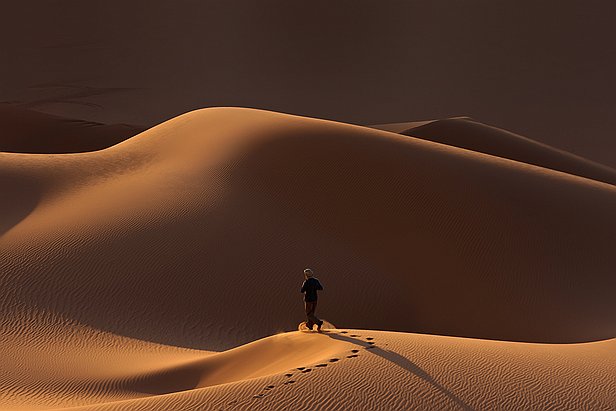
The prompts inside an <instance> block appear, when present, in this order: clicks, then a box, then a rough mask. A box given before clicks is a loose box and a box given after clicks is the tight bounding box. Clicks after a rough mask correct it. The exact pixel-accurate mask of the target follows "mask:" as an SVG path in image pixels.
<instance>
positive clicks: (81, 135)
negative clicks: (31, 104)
mask: <svg viewBox="0 0 616 411" xmlns="http://www.w3.org/2000/svg"><path fill="white" fill-rule="evenodd" d="M0 130H1V131H2V134H1V135H0V151H6V152H14V153H47V154H49V153H78V152H83V151H95V150H101V149H103V148H107V147H110V146H112V145H114V144H116V143H119V142H120V141H124V140H126V139H127V138H130V137H132V136H134V135H136V134H139V133H140V132H142V131H143V130H144V129H143V128H140V127H136V126H130V125H126V124H116V125H107V124H101V123H95V122H92V121H82V120H72V119H67V118H62V117H58V116H53V115H50V114H45V113H41V112H38V111H33V110H28V109H26V108H22V107H19V106H15V105H10V104H6V103H0Z"/></svg>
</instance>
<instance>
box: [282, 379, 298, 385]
mask: <svg viewBox="0 0 616 411" xmlns="http://www.w3.org/2000/svg"><path fill="white" fill-rule="evenodd" d="M294 382H295V380H289V381H286V382H284V383H283V384H285V385H287V384H293V383H294Z"/></svg>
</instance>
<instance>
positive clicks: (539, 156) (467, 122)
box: [370, 117, 616, 184]
mask: <svg viewBox="0 0 616 411" xmlns="http://www.w3.org/2000/svg"><path fill="white" fill-rule="evenodd" d="M370 127H374V128H377V129H381V130H385V131H391V132H395V133H399V134H403V135H407V136H411V137H416V138H421V139H425V140H429V141H434V142H436V143H441V144H447V145H450V146H454V147H460V148H464V149H467V150H472V151H476V152H480V153H486V154H490V155H494V156H498V157H502V158H507V159H510V160H515V161H520V162H523V163H527V164H533V165H536V166H541V167H546V168H550V169H553V170H557V171H562V172H565V173H569V174H573V175H578V176H581V177H586V178H590V179H593V180H597V181H602V182H605V183H609V184H616V170H614V169H612V168H610V167H607V166H605V165H602V164H599V163H595V162H593V161H590V160H588V159H586V158H583V157H580V156H577V155H575V154H571V153H568V152H566V151H563V150H559V149H557V148H554V147H551V146H549V145H547V144H543V143H540V142H538V141H534V140H531V139H529V138H527V137H523V136H520V135H518V134H515V133H512V132H510V131H507V130H503V129H499V128H497V127H493V126H489V125H487V124H483V123H480V122H478V121H475V120H473V119H471V118H468V117H453V118H448V119H442V120H430V121H424V122H411V123H392V124H381V125H374V126H370Z"/></svg>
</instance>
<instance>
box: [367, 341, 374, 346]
mask: <svg viewBox="0 0 616 411" xmlns="http://www.w3.org/2000/svg"><path fill="white" fill-rule="evenodd" d="M368 344H370V345H374V344H376V343H375V342H374V341H369V342H368Z"/></svg>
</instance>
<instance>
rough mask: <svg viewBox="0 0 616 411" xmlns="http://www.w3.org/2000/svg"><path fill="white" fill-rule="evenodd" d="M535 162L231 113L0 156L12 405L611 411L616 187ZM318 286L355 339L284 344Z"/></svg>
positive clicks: (2, 381) (5, 372)
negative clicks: (306, 279)
mask: <svg viewBox="0 0 616 411" xmlns="http://www.w3.org/2000/svg"><path fill="white" fill-rule="evenodd" d="M455 121H458V120H455ZM460 121H467V120H460ZM438 123H439V122H438V121H437V122H434V123H429V124H425V125H423V126H419V127H416V128H414V129H413V130H412V131H413V133H414V132H415V131H416V130H420V129H421V128H422V127H430V126H432V125H433V124H438ZM482 127H483V126H482ZM474 130H475V129H474ZM481 130H483V128H481ZM486 133H488V132H487V131H486ZM491 133H493V132H492V131H489V133H488V134H486V135H485V136H484V137H485V140H486V141H487V140H488V139H489V138H492V137H493V136H494V135H493V134H491ZM435 140H436V139H435ZM503 144H504V145H505V146H506V145H507V143H506V142H504V143H503ZM517 147H518V146H515V148H517ZM524 147H525V148H524V150H525V151H524V152H523V154H524V155H525V156H528V157H519V156H518V158H515V160H517V161H513V160H509V159H505V158H502V157H504V156H495V155H488V154H483V153H480V152H476V151H470V150H467V149H461V148H459V147H455V146H453V145H445V144H437V143H435V142H432V141H427V140H425V139H423V138H415V137H411V136H406V135H400V134H395V133H392V132H387V131H382V130H376V129H370V128H366V127H359V126H352V125H348V124H342V123H336V122H330V121H324V120H317V119H310V118H302V117H297V116H291V115H284V114H279V113H273V112H265V111H259V110H249V109H234V108H217V109H206V110H199V111H195V112H191V113H188V114H185V115H182V116H180V117H177V118H175V119H173V120H170V121H168V122H166V123H163V124H161V125H159V126H157V127H154V128H152V129H150V130H148V131H146V132H143V133H141V134H139V135H137V136H135V137H133V138H130V139H128V140H126V141H124V142H121V143H119V144H117V145H114V146H112V147H109V148H107V149H104V150H100V151H96V152H88V153H76V154H47V155H27V154H12V153H0V183H1V185H2V189H3V192H4V193H6V195H5V196H3V197H2V198H0V211H1V213H0V215H1V216H2V217H0V218H1V220H0V222H1V224H0V228H1V229H2V231H0V234H1V237H0V290H2V294H1V298H0V335H1V336H2V339H3V341H2V344H0V347H1V348H0V350H1V351H0V352H2V357H3V358H8V359H10V360H9V361H8V362H7V365H6V367H4V368H3V369H2V370H1V371H0V372H2V375H0V393H1V394H0V407H2V408H6V409H20V408H36V409H42V408H62V407H74V406H80V407H81V406H88V407H86V408H87V409H105V410H106V409H118V410H119V409H127V410H128V409H131V410H132V409H203V407H204V406H206V408H208V407H210V408H212V409H218V408H223V409H259V408H261V409H315V407H314V404H315V403H316V404H319V406H318V407H317V408H319V409H375V408H377V405H378V406H381V407H382V408H384V409H409V408H415V407H416V408H420V409H435V408H436V409H438V408H441V409H442V408H454V409H455V408H462V409H494V408H500V409H521V408H526V409H537V408H544V407H545V408H547V405H549V406H552V407H553V408H563V409H579V408H587V409H611V408H613V407H614V406H615V405H616V396H615V395H614V394H613V393H614V392H616V390H615V388H616V380H615V378H614V375H616V373H615V371H616V362H615V357H614V344H615V341H614V340H612V338H614V336H615V335H616V322H615V321H614V314H615V313H616V302H615V300H614V298H613V291H614V290H615V289H616V278H614V276H613V267H614V266H615V265H616V255H614V253H613V244H614V243H615V240H616V237H615V236H616V216H615V215H614V213H613V210H614V209H616V187H614V186H613V185H611V184H606V183H603V182H600V181H596V180H598V179H600V178H599V177H600V176H599V175H597V174H593V177H591V178H596V179H590V178H582V177H579V176H577V175H575V174H578V173H574V172H573V171H579V170H582V171H588V170H590V171H591V172H597V169H592V167H591V168H586V169H583V168H582V166H584V165H587V163H584V161H583V160H580V161H579V162H576V161H577V158H576V159H572V158H571V157H568V156H566V155H563V156H561V157H558V154H559V153H556V154H554V152H552V151H549V150H548V151H545V150H547V149H537V150H538V153H535V152H534V151H532V150H534V149H535V148H536V146H535V145H533V144H530V143H529V144H527V145H526V146H524ZM475 149H476V150H477V151H481V150H479V148H475ZM541 150H543V151H541ZM486 151H487V150H486ZM514 152H515V153H518V152H517V151H515V150H514ZM546 153H550V154H551V157H550V156H547V154H546ZM490 154H495V153H490ZM533 156H534V157H533ZM541 156H544V157H541ZM511 157H512V158H513V156H511ZM532 158H540V159H541V161H542V162H540V163H539V162H538V164H539V165H540V166H538V165H532V164H528V163H530V162H532V161H530V159H532ZM525 160H528V161H525ZM569 160H570V161H569ZM574 160H575V161H574ZM545 161H548V162H549V161H554V162H556V161H561V163H559V164H565V165H566V166H567V169H566V171H567V172H561V171H556V170H554V169H553V168H555V167H548V165H546V164H547V163H545ZM567 161H569V162H567ZM550 164H552V165H553V163H550ZM575 167H578V168H575ZM561 168H562V167H561ZM604 171H605V170H604ZM305 266H311V267H312V268H313V269H314V270H315V272H316V273H317V276H318V277H319V278H320V279H321V281H322V282H323V283H324V285H325V288H326V290H325V292H324V293H323V295H322V300H321V302H320V306H319V312H321V313H322V314H323V315H324V316H325V317H327V318H328V319H331V320H332V321H333V323H335V324H336V325H338V326H339V327H345V328H346V327H348V328H359V329H362V331H358V330H352V329H347V330H344V331H347V332H346V333H342V331H343V330H332V331H331V332H330V333H328V334H325V335H317V334H311V333H299V332H293V333H283V334H281V332H283V331H286V330H290V329H295V328H296V326H297V323H298V322H299V321H300V320H301V318H302V311H301V305H300V304H301V302H300V294H299V289H298V288H299V284H300V282H301V270H302V269H303V268H304V267H305ZM371 329H372V330H374V329H383V330H392V331H403V332H406V333H395V332H385V331H367V330H371ZM419 332H421V333H430V334H442V335H449V336H464V337H474V338H473V339H467V338H454V337H444V336H429V335H420V334H410V333H419ZM354 335H357V336H354ZM268 336H269V337H268ZM367 337H370V338H373V340H368V339H367ZM476 338H488V339H493V340H503V341H486V340H477V339H476ZM255 340H256V341H255ZM598 340H605V341H599V342H590V341H598ZM514 341H517V342H514ZM519 341H525V342H533V344H527V343H521V342H519ZM370 342H375V343H376V346H377V348H368V346H369V345H370V344H369V343H370ZM571 342H575V343H580V344H541V343H571ZM244 344H245V345H244ZM240 345H241V346H240ZM237 346H239V347H238V348H235V349H231V348H232V347H237ZM354 349H358V350H360V351H359V352H358V353H353V352H352V351H351V350H354ZM204 350H207V351H204ZM222 350H228V351H222ZM213 351H217V352H213ZM356 354H357V357H353V355H356ZM349 356H350V357H349ZM330 361H331V362H330ZM319 364H324V365H325V366H318V365H319ZM298 367H304V370H297V368H298ZM307 368H309V369H310V371H308V372H304V373H302V372H301V371H305V369H307ZM293 369H294V371H291V372H290V373H291V374H292V376H290V377H287V376H285V374H288V373H289V371H290V370H293ZM555 370H556V372H555ZM289 379H290V380H293V381H295V382H294V383H288V381H289ZM285 383H286V384H285ZM270 385H271V386H272V387H271V388H267V387H268V386H270ZM318 387H326V391H325V394H324V395H322V396H320V395H319V391H318V390H317V388H318ZM255 396H256V397H255ZM204 404H205V405H204ZM89 406H91V408H90V407H89Z"/></svg>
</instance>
